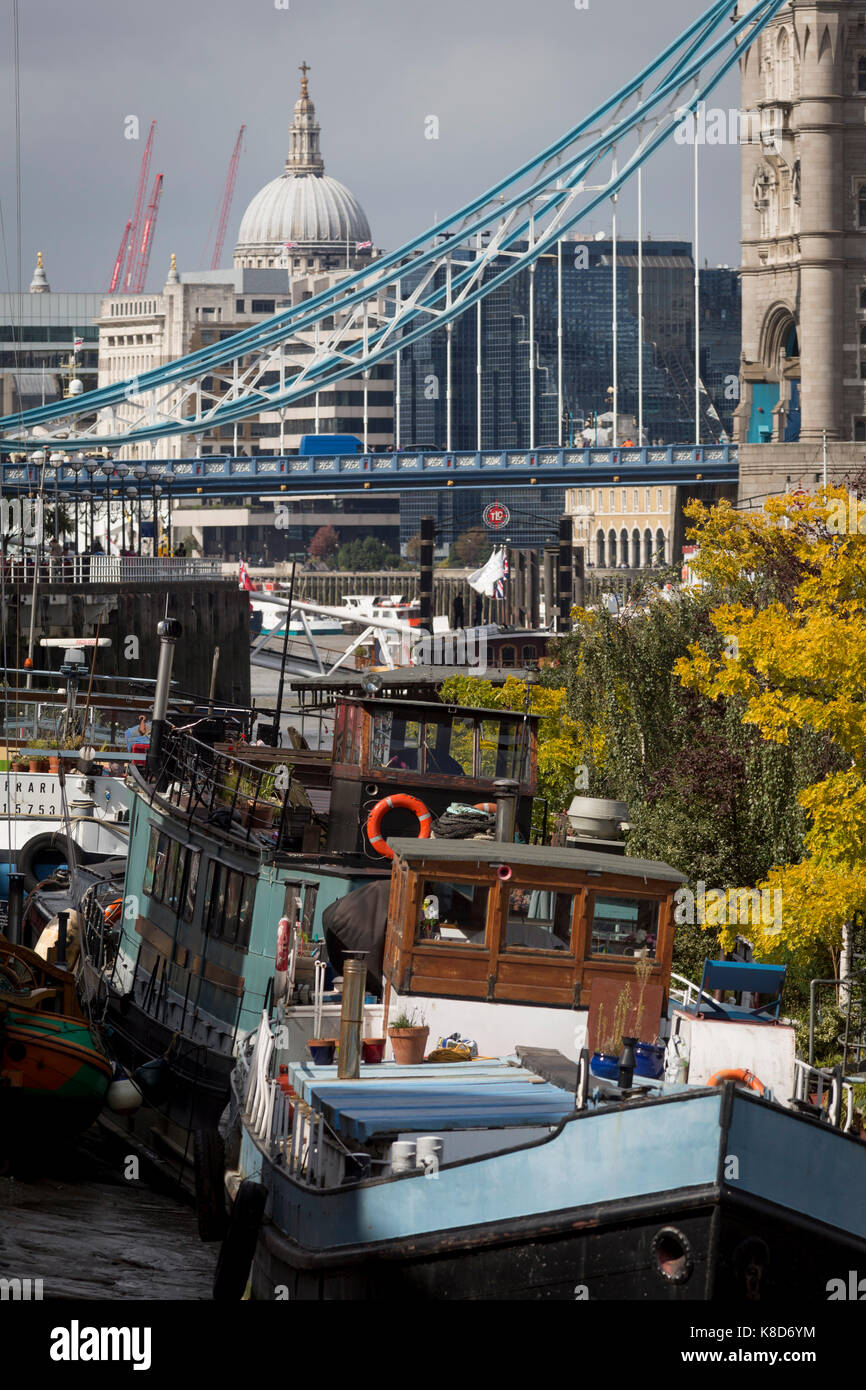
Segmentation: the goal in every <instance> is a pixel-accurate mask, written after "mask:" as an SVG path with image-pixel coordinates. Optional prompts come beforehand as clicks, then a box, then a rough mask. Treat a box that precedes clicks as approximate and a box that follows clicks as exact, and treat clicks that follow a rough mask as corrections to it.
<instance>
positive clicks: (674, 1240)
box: [652, 1226, 695, 1284]
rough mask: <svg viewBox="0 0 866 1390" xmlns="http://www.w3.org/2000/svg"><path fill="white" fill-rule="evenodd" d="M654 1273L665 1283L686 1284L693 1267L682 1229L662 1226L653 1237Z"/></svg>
mask: <svg viewBox="0 0 866 1390" xmlns="http://www.w3.org/2000/svg"><path fill="white" fill-rule="evenodd" d="M652 1248H653V1255H654V1257H655V1267H656V1273H657V1274H658V1275H659V1278H661V1279H664V1281H665V1283H667V1284H686V1283H688V1281H689V1279H691V1277H692V1271H693V1269H694V1267H695V1262H694V1259H693V1258H692V1248H691V1246H690V1245H689V1242H688V1240H687V1238H686V1237H685V1236H684V1235H683V1232H682V1231H678V1230H677V1229H676V1227H675V1226H663V1227H662V1228H661V1230H660V1231H656V1234H655V1235H654V1237H653V1246H652Z"/></svg>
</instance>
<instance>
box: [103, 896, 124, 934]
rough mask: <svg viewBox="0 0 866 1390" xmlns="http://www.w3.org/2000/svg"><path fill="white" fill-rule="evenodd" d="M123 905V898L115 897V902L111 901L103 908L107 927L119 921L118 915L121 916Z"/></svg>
mask: <svg viewBox="0 0 866 1390" xmlns="http://www.w3.org/2000/svg"><path fill="white" fill-rule="evenodd" d="M122 907H123V898H115V899H114V902H112V903H109V904H108V906H107V907H106V908H104V909H103V913H102V915H103V917H104V919H105V925H106V926H107V927H110V926H112V925H113V924H114V923H115V922H116V921H117V919H118V917H119V916H120V910H121V908H122Z"/></svg>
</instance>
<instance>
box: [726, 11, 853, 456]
mask: <svg viewBox="0 0 866 1390" xmlns="http://www.w3.org/2000/svg"><path fill="white" fill-rule="evenodd" d="M753 4H754V0H740V6H739V8H740V12H741V13H743V12H747V11H748V10H749V9H751V8H752V6H753ZM741 80H742V106H743V109H744V111H747V112H749V113H750V115H751V117H752V119H751V120H750V123H749V125H750V135H749V139H748V140H746V141H744V143H743V147H742V188H743V212H742V248H743V249H742V262H743V263H742V330H743V339H742V360H741V370H740V378H741V398H740V405H739V408H738V411H737V419H736V430H735V434H736V437H737V439H738V440H739V441H740V442H742V443H748V444H782V443H786V442H787V443H796V442H798V441H801V442H802V443H803V444H804V445H805V444H812V445H814V444H815V443H818V442H820V441H822V439H823V438H824V436H825V433H826V437H827V439H828V440H830V441H840V442H841V441H866V121H864V116H866V111H864V102H866V2H864V0H836V2H835V3H834V2H833V0H830V3H828V2H827V0H821V3H820V4H817V3H802V4H801V3H798V4H797V5H796V6H789V5H786V6H785V7H784V8H783V9H782V10H781V11H780V13H779V14H778V15H777V16H776V18H775V19H774V20H773V22H772V23H771V24H769V25H768V26H767V28H766V29H765V30H764V32H763V33H762V34H761V35H760V37H759V38H758V40H757V41H756V42H755V43H754V44H753V45H752V47H751V48H749V49H748V50H747V51H746V52H745V53H744V54H743V57H742V61H741ZM786 457H787V462H786ZM804 457H805V456H804ZM781 467H785V468H786V477H787V476H788V474H789V473H790V470H791V469H792V468H793V469H794V475H793V476H794V477H796V478H797V481H807V482H809V483H811V482H812V481H813V477H812V476H811V475H810V476H809V478H808V479H802V478H801V477H800V476H799V475H800V472H801V470H798V468H797V459H796V456H795V455H794V454H790V453H789V454H788V455H787V456H784V455H780V456H779V459H778V468H781Z"/></svg>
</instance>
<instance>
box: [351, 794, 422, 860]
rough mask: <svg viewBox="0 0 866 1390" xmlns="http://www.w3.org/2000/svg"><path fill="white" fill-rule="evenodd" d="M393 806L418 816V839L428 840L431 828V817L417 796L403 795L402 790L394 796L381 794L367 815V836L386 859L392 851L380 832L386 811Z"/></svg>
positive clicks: (392, 855) (391, 857)
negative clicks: (380, 798)
mask: <svg viewBox="0 0 866 1390" xmlns="http://www.w3.org/2000/svg"><path fill="white" fill-rule="evenodd" d="M395 806H402V807H403V808H404V809H405V810H406V811H413V812H414V813H415V815H416V816H417V817H418V839H419V840H429V839H430V834H431V831H432V829H433V817H432V816H431V814H430V812H429V811H428V810H427V807H426V806H425V805H424V802H423V801H419V800H418V798H417V796H404V795H403V794H402V792H401V793H398V794H397V795H396V796H383V797H382V800H381V801H377V802H376V805H375V806H374V807H373V809H372V811H371V812H370V814H369V816H368V817H367V838H368V839H369V841H370V844H371V845H372V846H373V849H374V850H375V851H376V853H377V854H381V855H383V856H384V857H385V858H386V859H393V858H394V851H393V850H392V849H389V847H388V841H387V840H386V839H385V837H384V835H383V834H382V821H383V820H384V818H385V814H386V812H387V811H390V810H391V809H392V808H393V807H395Z"/></svg>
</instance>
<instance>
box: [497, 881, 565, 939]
mask: <svg viewBox="0 0 866 1390" xmlns="http://www.w3.org/2000/svg"><path fill="white" fill-rule="evenodd" d="M573 909H574V894H573V893H553V892H550V891H549V890H547V889H543V888H514V889H512V891H511V893H510V894H509V898H508V918H507V925H506V936H505V949H506V950H507V951H527V950H528V951H567V950H568V949H569V947H570V945H571V918H572V912H573Z"/></svg>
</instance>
